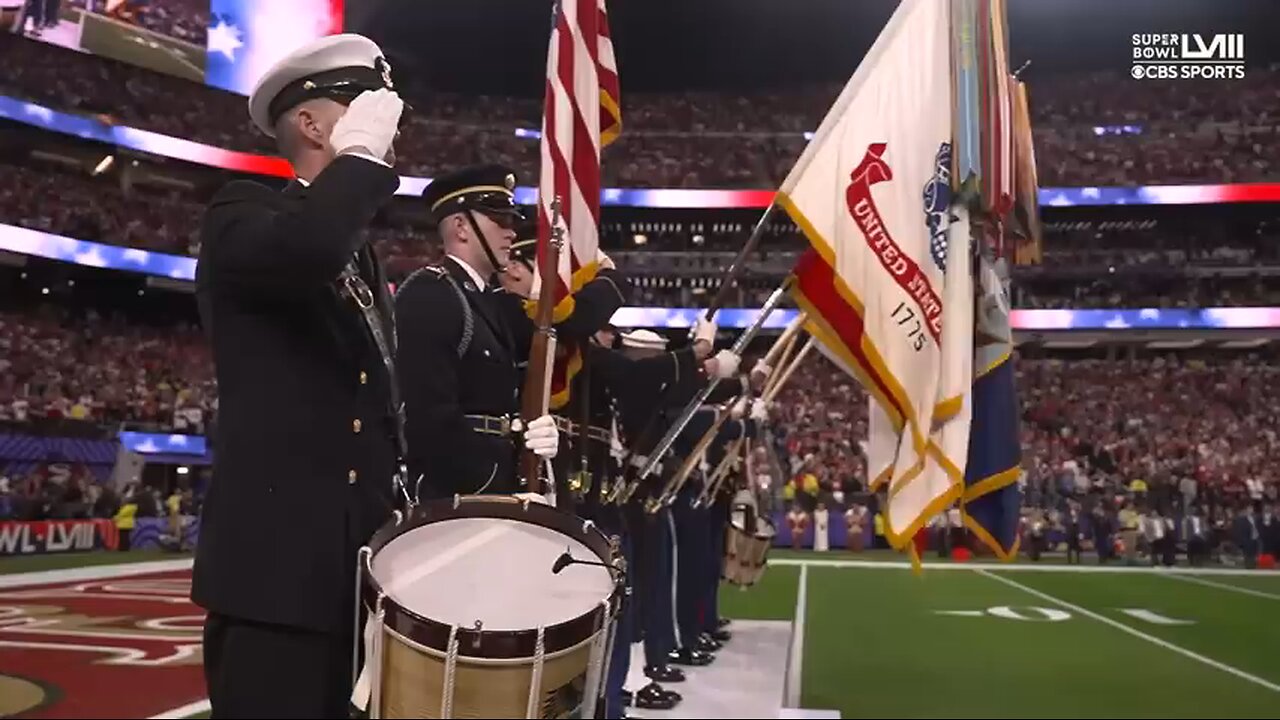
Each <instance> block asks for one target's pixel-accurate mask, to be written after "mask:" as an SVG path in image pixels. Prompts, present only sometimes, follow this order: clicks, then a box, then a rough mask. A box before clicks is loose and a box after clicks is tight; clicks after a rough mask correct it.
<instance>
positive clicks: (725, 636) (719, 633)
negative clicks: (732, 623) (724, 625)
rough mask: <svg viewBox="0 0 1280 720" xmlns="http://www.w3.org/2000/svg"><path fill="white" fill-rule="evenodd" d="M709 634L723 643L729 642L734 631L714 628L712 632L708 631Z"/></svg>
mask: <svg viewBox="0 0 1280 720" xmlns="http://www.w3.org/2000/svg"><path fill="white" fill-rule="evenodd" d="M707 635H709V636H710V637H711V639H712V640H715V641H716V642H718V643H720V644H722V645H723V644H724V643H727V642H729V638H731V637H733V633H731V632H729V631H728V630H723V629H720V630H714V631H712V632H709V633H707Z"/></svg>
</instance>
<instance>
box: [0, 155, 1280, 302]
mask: <svg viewBox="0 0 1280 720" xmlns="http://www.w3.org/2000/svg"><path fill="white" fill-rule="evenodd" d="M53 197H56V198H58V199H59V200H58V202H49V198H53ZM203 211H204V207H203V205H202V204H201V203H200V202H198V201H197V200H195V199H194V198H192V197H190V196H188V195H186V194H184V193H182V192H179V191H177V190H159V189H156V188H155V187H153V186H149V185H142V184H133V185H132V186H130V187H129V188H128V189H127V190H126V189H125V187H124V185H123V184H122V183H121V182H120V179H119V178H117V177H111V178H106V177H98V178H94V177H90V176H89V175H86V174H84V173H83V172H75V171H71V170H68V169H67V168H65V167H62V166H58V165H52V164H46V163H41V164H38V165H35V164H31V165H15V164H9V163H4V162H0V222H3V223H7V224H13V225H18V226H21V227H28V228H32V229H36V230H42V231H46V232H51V233H54V234H58V235H63V236H66V237H71V238H75V239H79V240H89V241H94V242H103V243H108V244H112V245H121V246H127V247H137V248H142V249H146V250H154V251H160V252H167V253H172V254H180V255H194V254H195V253H197V252H198V242H199V223H200V217H201V215H202V213H203ZM636 227H641V228H646V227H648V226H647V225H644V224H639V225H637V224H634V223H631V224H628V223H616V222H615V223H607V224H606V228H605V230H604V231H603V232H602V233H601V238H602V243H603V246H604V247H605V248H607V249H608V251H609V252H610V253H613V254H615V255H616V256H617V258H618V263H619V266H620V267H622V268H623V269H624V270H627V271H629V272H634V273H635V274H637V275H648V276H653V278H655V279H656V280H660V282H659V281H655V282H643V283H641V284H640V287H639V288H638V294H637V296H636V302H639V303H644V304H659V305H670V304H679V305H681V306H688V305H691V304H694V303H696V302H698V301H699V300H700V299H701V297H702V295H703V294H705V293H706V292H708V291H711V290H714V288H715V286H716V284H717V283H718V278H719V277H720V275H721V274H722V273H723V270H724V268H725V267H727V265H728V259H726V257H725V256H724V253H727V252H729V251H730V250H736V249H737V248H738V247H739V246H740V245H741V244H742V242H744V241H745V237H746V230H745V229H744V228H742V227H740V224H735V223H723V224H708V225H705V226H704V225H696V226H695V225H688V224H684V223H664V224H661V225H659V226H657V227H660V228H662V229H661V230H658V231H652V232H645V233H637V232H634V231H633V230H634V228H636ZM372 239H373V240H374V242H375V244H376V245H377V247H378V250H379V252H380V253H381V255H382V258H383V260H384V262H385V264H386V267H387V274H388V277H389V279H390V280H391V281H392V282H399V281H401V280H403V279H404V278H405V277H407V276H408V275H409V274H410V273H412V272H413V271H414V270H416V269H418V268H419V267H421V266H422V265H424V264H426V263H428V262H432V261H434V260H435V259H437V255H436V254H437V252H438V247H437V243H435V242H434V241H433V240H432V238H431V235H430V233H429V232H427V231H426V230H425V229H423V228H422V227H421V226H418V225H415V223H414V221H411V220H407V219H395V218H390V219H388V220H387V221H386V222H385V223H384V224H383V225H381V226H379V227H377V228H376V229H375V230H373V231H372ZM641 239H643V241H644V242H643V245H641V244H640V240H641ZM1277 240H1280V233H1278V232H1277V228H1276V226H1275V223H1274V222H1259V223H1257V225H1256V226H1247V227H1245V228H1244V229H1242V230H1240V231H1237V232H1233V233H1226V232H1225V231H1224V230H1222V228H1220V227H1219V226H1218V225H1217V224H1216V222H1215V221H1214V220H1213V219H1212V218H1209V219H1201V220H1200V221H1197V222H1188V223H1186V224H1183V225H1178V224H1170V223H1165V224H1161V225H1159V226H1156V227H1153V228H1148V229H1141V230H1132V229H1128V228H1105V229H1096V228H1092V229H1088V230H1080V229H1072V228H1053V227H1051V228H1049V229H1048V232H1047V233H1046V236H1045V244H1046V254H1045V260H1044V263H1043V271H1044V272H1031V273H1030V274H1028V275H1025V276H1022V275H1020V276H1019V277H1020V282H1019V285H1018V287H1017V289H1016V291H1015V294H1014V302H1015V305H1017V306H1018V307H1026V308H1066V307H1157V308H1160V307H1216V306H1242V305H1274V304H1280V289H1277V288H1276V286H1275V283H1272V282H1269V281H1268V279H1267V278H1266V277H1264V276H1262V275H1251V274H1250V275H1244V276H1239V275H1234V276H1231V277H1217V276H1214V275H1212V274H1203V275H1199V276H1194V277H1192V276H1188V275H1187V273H1186V270H1187V268H1188V267H1194V268H1198V269H1204V270H1212V269H1213V268H1224V267H1233V268H1258V267H1266V266H1274V265H1276V264H1277V263H1280V252H1278V251H1280V242H1277ZM804 246H805V243H804V241H803V240H802V239H801V238H800V237H799V236H798V234H796V232H795V230H794V228H788V227H786V226H784V225H779V226H778V227H777V232H773V233H770V234H769V235H768V236H767V237H766V238H765V240H764V242H763V243H762V248H764V250H763V251H762V253H761V254H760V256H759V257H758V258H755V259H754V260H753V262H752V265H751V267H752V272H753V273H755V276H756V277H757V278H758V282H754V283H750V284H749V286H748V287H747V288H746V291H745V292H744V293H743V294H742V296H741V298H739V299H737V300H736V302H738V303H741V304H743V305H750V304H752V303H757V304H758V302H760V301H762V299H763V297H764V296H766V295H767V294H768V292H769V291H770V290H771V289H772V287H773V286H774V285H776V284H777V281H778V280H780V279H781V278H782V277H783V276H784V275H785V274H786V273H787V272H788V271H789V270H790V268H791V267H792V266H793V265H794V262H795V258H796V257H797V255H796V253H797V252H798V251H799V250H800V249H802V248H803V247H804ZM713 249H718V251H719V252H720V254H719V255H717V254H714V253H711V252H707V251H710V250H713ZM653 251H662V252H660V253H657V254H655V253H654V252H653ZM1085 267H1088V268H1093V269H1094V270H1095V272H1093V273H1092V274H1091V275H1090V277H1088V278H1085V279H1081V278H1078V277H1062V276H1060V275H1061V271H1062V269H1064V268H1075V269H1080V268H1085ZM1018 272H1020V273H1021V272H1022V271H1021V270H1019V271H1018Z"/></svg>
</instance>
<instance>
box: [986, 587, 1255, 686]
mask: <svg viewBox="0 0 1280 720" xmlns="http://www.w3.org/2000/svg"><path fill="white" fill-rule="evenodd" d="M978 573H979V574H980V575H984V576H986V577H989V578H991V579H992V580H996V581H998V582H1002V583H1004V584H1006V585H1009V586H1011V587H1015V588H1018V589H1019V590H1022V591H1023V592H1026V593H1030V594H1032V595H1035V596H1036V597H1038V598H1040V599H1041V600H1046V601H1048V602H1051V603H1054V604H1055V605H1058V606H1060V607H1064V608H1066V609H1068V610H1071V611H1073V612H1077V613H1079V614H1081V615H1084V616H1085V617H1088V618H1093V619H1094V620H1097V621H1098V622H1100V623H1105V624H1107V625H1110V626H1111V627H1113V628H1115V629H1117V630H1120V631H1121V632H1126V633H1128V634H1130V635H1132V636H1134V637H1136V638H1138V639H1140V640H1146V641H1147V642H1149V643H1152V644H1153V645H1158V646H1160V647H1162V648H1164V649H1165V650H1169V651H1172V652H1176V653H1178V654H1179V655H1182V656H1184V657H1188V658H1191V659H1192V660H1195V661H1197V662H1201V663H1204V664H1205V665H1208V666H1209V667H1213V668H1217V669H1219V670H1221V671H1223V672H1225V673H1230V674H1231V675H1235V676H1236V677H1238V678H1240V679H1242V680H1248V681H1249V682H1251V683H1254V684H1255V685H1261V686H1262V687H1264V688H1266V689H1268V690H1270V691H1272V692H1275V693H1280V685H1277V684H1275V683H1273V682H1271V681H1270V680H1265V679H1263V678H1260V677H1258V676H1257V675H1252V674H1250V673H1247V672H1245V671H1243V670H1241V669H1240V668H1237V667H1232V666H1231V665H1228V664H1226V663H1223V662H1219V661H1217V660H1214V659H1213V658H1211V657H1206V656H1204V655H1201V654H1200V653H1197V652H1192V651H1190V650H1188V649H1186V648H1184V647H1181V646H1179V645H1174V644H1173V643H1171V642H1169V641H1167V640H1161V639H1160V638H1158V637H1156V636H1154V635H1148V634H1147V633H1144V632H1142V631H1141V630H1137V629H1134V628H1132V627H1129V626H1128V625H1125V624H1124V623H1122V622H1119V621H1117V620H1112V619H1111V618H1109V617H1107V616H1105V615H1099V614H1098V613H1096V612H1093V611H1092V610H1089V609H1087V608H1083V607H1080V606H1079V605H1076V604H1074V603H1069V602H1067V601H1066V600H1061V599H1059V598H1056V597H1054V596H1052V595H1050V594H1048V593H1044V592H1041V591H1039V590H1037V589H1035V588H1033V587H1030V586H1027V585H1023V584H1022V583H1020V582H1018V581H1016V580H1010V579H1009V578H1007V577H1001V576H999V575H997V574H995V573H993V572H989V571H987V570H985V569H983V568H978Z"/></svg>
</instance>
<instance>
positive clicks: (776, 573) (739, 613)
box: [720, 567, 800, 620]
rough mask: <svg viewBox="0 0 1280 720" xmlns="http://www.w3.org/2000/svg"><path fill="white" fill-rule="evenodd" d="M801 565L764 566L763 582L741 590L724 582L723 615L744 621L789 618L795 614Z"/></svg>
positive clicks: (721, 599) (761, 580) (722, 588)
mask: <svg viewBox="0 0 1280 720" xmlns="http://www.w3.org/2000/svg"><path fill="white" fill-rule="evenodd" d="M799 578H800V568H798V567H769V568H765V571H764V575H763V576H762V577H761V578H760V582H758V583H756V585H755V586H754V587H751V588H748V589H746V590H742V589H740V588H737V587H734V586H732V585H729V584H728V583H721V585H720V614H721V615H724V616H725V617H730V618H741V619H743V620H790V619H791V618H792V617H793V616H794V615H795V614H796V587H797V581H798V579H799Z"/></svg>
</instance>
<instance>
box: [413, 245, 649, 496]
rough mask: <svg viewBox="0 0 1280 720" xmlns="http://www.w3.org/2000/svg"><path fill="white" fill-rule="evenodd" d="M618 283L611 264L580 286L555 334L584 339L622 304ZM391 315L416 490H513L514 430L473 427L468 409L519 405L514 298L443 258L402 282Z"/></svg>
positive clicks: (518, 321) (524, 321)
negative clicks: (396, 336)
mask: <svg viewBox="0 0 1280 720" xmlns="http://www.w3.org/2000/svg"><path fill="white" fill-rule="evenodd" d="M620 287H623V288H624V287H625V283H622V282H620V281H619V280H618V279H615V277H614V275H613V274H612V273H609V272H604V273H602V275H601V278H600V279H598V280H596V281H593V282H592V283H589V284H588V285H587V286H586V287H584V288H583V289H582V290H581V291H580V292H579V294H578V303H577V306H578V307H577V309H576V310H575V312H574V313H573V315H571V316H570V317H569V318H567V319H566V320H565V321H563V322H561V323H559V324H558V325H557V326H556V330H557V333H558V337H560V338H561V339H562V340H571V339H580V340H585V338H586V337H588V336H589V335H590V334H591V333H592V332H594V331H595V330H597V329H599V328H600V327H601V326H603V325H604V323H605V322H607V321H608V319H609V317H610V316H612V315H613V312H614V311H615V310H616V309H617V308H618V307H620V306H621V305H622V302H623V299H624V295H623V291H622V290H621V289H620ZM468 316H469V317H470V321H469V322H468ZM396 322H397V329H398V334H399V339H400V348H399V361H398V364H399V367H400V374H401V380H402V382H401V386H402V388H403V389H404V402H405V409H406V412H407V425H406V430H407V434H408V441H409V470H410V472H409V474H410V476H411V477H413V478H415V479H416V478H418V477H421V478H422V483H423V492H422V496H423V497H449V496H451V495H454V494H464V495H465V494H478V493H513V492H519V491H520V490H521V487H520V485H519V484H518V482H519V479H518V478H517V477H516V474H517V473H516V468H517V460H518V451H517V444H516V443H515V442H514V439H515V438H513V437H512V436H510V435H507V436H503V435H499V434H492V433H482V432H476V430H475V429H474V422H475V421H474V420H472V419H469V418H468V417H467V416H489V417H492V418H509V417H515V416H517V415H518V413H519V410H520V390H521V387H522V385H523V379H524V372H523V369H524V367H525V365H526V364H527V362H528V358H529V347H530V343H531V342H532V338H533V324H532V322H531V321H530V320H529V318H528V316H527V315H526V314H525V312H524V309H523V305H522V303H521V301H520V299H519V298H518V297H516V296H514V295H511V294H509V293H506V292H505V291H503V290H501V289H498V288H491V289H486V290H482V289H480V288H478V287H476V285H475V283H474V282H473V281H472V280H471V277H470V275H469V274H468V273H467V271H466V269H465V268H463V266H462V265H461V264H459V263H458V262H457V261H455V260H453V259H452V258H446V259H445V261H444V263H443V264H442V265H440V266H438V267H427V268H423V269H422V270H420V271H419V272H417V273H415V274H414V276H412V277H411V278H410V279H409V280H406V281H405V283H404V284H403V285H402V286H401V288H400V290H399V292H397V294H396Z"/></svg>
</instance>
